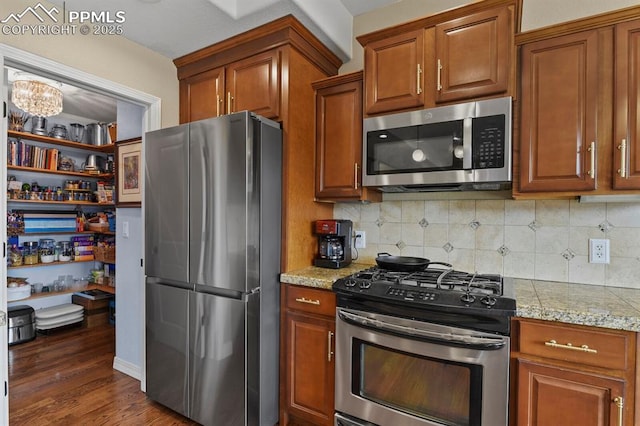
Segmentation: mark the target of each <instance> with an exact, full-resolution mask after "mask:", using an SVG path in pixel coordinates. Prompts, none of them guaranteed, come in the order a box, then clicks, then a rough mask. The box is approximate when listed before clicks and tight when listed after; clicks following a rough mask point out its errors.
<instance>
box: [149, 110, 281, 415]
mask: <svg viewBox="0 0 640 426" xmlns="http://www.w3.org/2000/svg"><path fill="white" fill-rule="evenodd" d="M145 173H146V175H145V235H146V242H145V273H146V389H147V395H148V396H149V397H150V398H151V399H153V400H155V401H158V402H160V403H161V404H163V405H165V406H167V407H169V408H171V409H173V410H175V411H177V412H179V413H181V414H183V415H185V416H187V417H189V418H191V419H193V420H195V421H197V422H198V423H201V424H203V425H269V426H272V425H273V424H275V423H277V421H278V346H279V333H278V329H279V307H278V306H279V297H280V296H279V272H280V237H281V232H280V230H281V224H280V223H281V219H280V218H281V183H282V133H281V130H280V126H279V125H278V124H277V123H275V122H273V121H270V120H267V119H264V118H261V117H259V116H256V115H254V114H252V113H248V112H240V113H235V114H231V115H226V116H223V117H219V118H213V119H207V120H202V121H196V122H192V123H189V124H184V125H181V126H177V127H172V128H168V129H164V130H158V131H154V132H149V133H147V134H146V136H145Z"/></svg>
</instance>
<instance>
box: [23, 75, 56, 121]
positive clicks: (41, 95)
mask: <svg viewBox="0 0 640 426" xmlns="http://www.w3.org/2000/svg"><path fill="white" fill-rule="evenodd" d="M11 102H13V103H14V105H15V106H17V107H18V108H20V109H21V110H23V111H25V112H28V113H29V114H32V115H36V116H39V117H49V116H52V115H57V114H60V113H61V112H62V92H61V91H60V89H58V88H57V87H54V86H52V85H50V84H47V83H43V82H41V81H37V80H30V79H20V80H16V81H14V82H13V87H12V91H11Z"/></svg>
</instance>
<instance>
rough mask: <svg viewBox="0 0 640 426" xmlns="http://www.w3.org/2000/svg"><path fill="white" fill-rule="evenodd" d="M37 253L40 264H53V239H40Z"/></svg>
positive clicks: (54, 249)
mask: <svg viewBox="0 0 640 426" xmlns="http://www.w3.org/2000/svg"><path fill="white" fill-rule="evenodd" d="M38 253H39V254H40V262H42V263H51V262H53V261H54V260H55V254H56V241H55V240H54V239H53V238H41V239H40V244H39V248H38Z"/></svg>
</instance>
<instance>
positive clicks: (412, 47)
mask: <svg viewBox="0 0 640 426" xmlns="http://www.w3.org/2000/svg"><path fill="white" fill-rule="evenodd" d="M364 69H365V88H366V94H365V111H366V113H367V114H377V113H380V112H386V111H396V110H401V109H407V108H416V107H420V106H423V105H424V78H423V70H424V30H422V29H420V30H417V31H411V32H408V33H405V34H400V35H397V36H394V37H389V38H385V39H384V40H378V41H373V42H371V43H369V44H367V45H366V46H365V48H364Z"/></svg>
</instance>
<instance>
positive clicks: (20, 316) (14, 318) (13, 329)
mask: <svg viewBox="0 0 640 426" xmlns="http://www.w3.org/2000/svg"><path fill="white" fill-rule="evenodd" d="M7 317H8V319H9V323H8V327H7V328H8V330H9V340H8V343H9V345H15V344H17V343H24V342H29V341H31V340H33V339H35V338H36V314H35V311H34V309H33V308H32V307H31V306H28V305H18V306H12V307H10V308H9V309H8V310H7Z"/></svg>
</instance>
